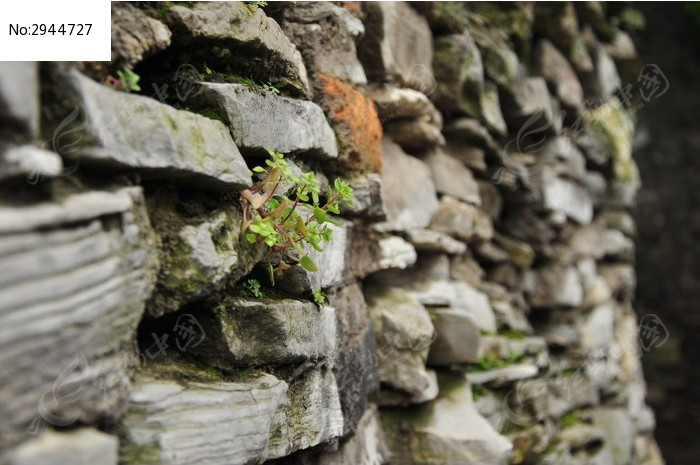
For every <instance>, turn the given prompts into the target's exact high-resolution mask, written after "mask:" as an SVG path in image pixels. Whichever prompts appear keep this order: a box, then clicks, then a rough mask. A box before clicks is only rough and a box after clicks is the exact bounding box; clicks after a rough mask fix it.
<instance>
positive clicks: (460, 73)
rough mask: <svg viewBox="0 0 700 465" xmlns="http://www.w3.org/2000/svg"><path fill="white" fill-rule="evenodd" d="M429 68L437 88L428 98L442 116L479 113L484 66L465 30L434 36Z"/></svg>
mask: <svg viewBox="0 0 700 465" xmlns="http://www.w3.org/2000/svg"><path fill="white" fill-rule="evenodd" d="M434 47H435V56H434V57H433V68H434V70H435V79H436V81H437V88H436V90H435V93H434V94H433V95H432V98H433V100H434V102H435V105H437V107H438V108H439V109H440V111H442V112H443V113H444V114H445V115H446V116H450V115H452V114H463V115H467V116H471V117H474V118H479V117H480V116H481V114H482V105H481V104H482V97H483V92H484V67H483V65H482V63H481V53H479V49H478V48H477V46H476V43H475V42H474V39H473V38H472V36H471V35H470V34H469V33H468V32H463V33H462V34H453V35H448V36H442V37H438V38H436V39H435V42H434Z"/></svg>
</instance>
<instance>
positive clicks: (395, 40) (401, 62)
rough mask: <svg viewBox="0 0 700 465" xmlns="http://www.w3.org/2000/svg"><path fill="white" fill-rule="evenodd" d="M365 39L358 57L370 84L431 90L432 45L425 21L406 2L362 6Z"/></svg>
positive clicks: (426, 91)
mask: <svg viewBox="0 0 700 465" xmlns="http://www.w3.org/2000/svg"><path fill="white" fill-rule="evenodd" d="M362 12H363V13H364V16H365V18H364V23H365V37H364V39H362V41H361V42H360V47H359V56H360V60H361V61H362V65H363V66H364V67H365V72H366V73H367V77H368V78H369V80H370V81H372V82H380V83H381V82H397V83H399V84H401V85H402V86H404V87H411V88H413V89H416V90H420V91H421V92H423V93H426V94H427V93H430V92H431V91H432V90H433V70H432V60H433V46H432V45H433V44H432V34H431V33H430V28H429V27H428V22H427V21H426V20H425V18H423V17H422V16H420V15H419V14H418V13H417V12H416V11H414V10H413V9H412V8H411V7H409V6H408V4H407V3H405V2H372V3H364V4H363V5H362Z"/></svg>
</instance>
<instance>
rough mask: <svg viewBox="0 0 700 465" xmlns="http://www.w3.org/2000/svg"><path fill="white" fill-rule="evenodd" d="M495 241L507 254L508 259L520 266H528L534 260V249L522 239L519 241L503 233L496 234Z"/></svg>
mask: <svg viewBox="0 0 700 465" xmlns="http://www.w3.org/2000/svg"><path fill="white" fill-rule="evenodd" d="M495 239H496V243H497V244H498V245H499V246H501V248H502V249H503V250H505V252H506V253H507V254H508V257H509V258H510V261H511V262H513V264H514V265H516V266H519V267H520V268H530V266H532V262H533V261H534V260H535V251H534V250H533V248H532V246H531V245H530V244H528V243H527V242H524V241H519V240H517V239H513V238H511V237H507V236H504V235H503V234H496V236H495Z"/></svg>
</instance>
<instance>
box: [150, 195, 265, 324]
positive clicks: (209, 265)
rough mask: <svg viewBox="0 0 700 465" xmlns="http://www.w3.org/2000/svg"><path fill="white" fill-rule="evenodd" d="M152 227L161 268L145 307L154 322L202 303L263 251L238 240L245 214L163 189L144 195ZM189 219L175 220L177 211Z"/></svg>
mask: <svg viewBox="0 0 700 465" xmlns="http://www.w3.org/2000/svg"><path fill="white" fill-rule="evenodd" d="M148 209H149V214H150V217H151V221H152V222H153V227H154V228H155V230H156V231H157V232H158V234H159V236H160V247H159V252H160V259H161V268H160V272H159V276H158V283H157V285H156V292H155V293H154V295H153V296H152V298H151V302H150V305H149V308H148V312H149V314H150V316H153V317H157V316H160V315H163V314H165V313H168V312H172V311H175V310H177V309H179V308H180V307H182V306H183V305H184V304H187V303H189V302H193V301H195V300H198V299H202V298H204V297H207V296H209V295H211V294H212V293H213V292H215V291H217V290H220V289H222V288H223V287H224V285H225V284H226V283H227V282H229V281H232V282H235V281H237V280H238V279H240V278H242V277H243V276H245V275H246V274H248V273H249V272H250V271H251V270H252V269H253V266H255V264H256V263H257V262H258V261H260V260H261V259H262V258H263V254H264V251H265V246H264V245H262V244H258V245H251V244H250V243H248V242H247V241H246V240H245V238H243V236H242V235H241V222H242V220H243V215H242V213H241V211H240V210H239V209H238V208H237V207H236V206H233V205H227V204H225V203H223V204H219V206H218V208H211V206H209V207H208V206H207V200H206V199H197V198H195V197H191V194H190V193H185V192H182V193H179V192H175V191H173V190H172V189H168V188H163V189H160V190H158V191H156V192H155V193H153V195H149V196H148ZM183 210H184V211H188V212H190V214H189V215H187V216H184V215H179V214H178V212H179V211H183Z"/></svg>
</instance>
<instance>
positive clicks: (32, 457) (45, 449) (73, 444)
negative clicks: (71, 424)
mask: <svg viewBox="0 0 700 465" xmlns="http://www.w3.org/2000/svg"><path fill="white" fill-rule="evenodd" d="M118 448H119V440H118V439H117V437H116V436H110V435H108V434H105V433H102V432H100V431H97V430H95V429H87V428H81V429H78V430H76V431H70V432H63V433H58V432H55V431H50V430H49V431H45V432H43V433H41V434H40V435H39V436H38V437H36V438H34V439H32V440H30V441H27V442H26V443H24V444H22V445H21V446H20V447H18V448H16V449H14V450H13V451H11V452H9V453H8V454H7V455H6V456H5V460H7V461H5V460H2V458H0V460H2V463H5V464H7V465H65V464H67V463H70V464H74V465H95V464H100V465H117V449H118Z"/></svg>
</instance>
